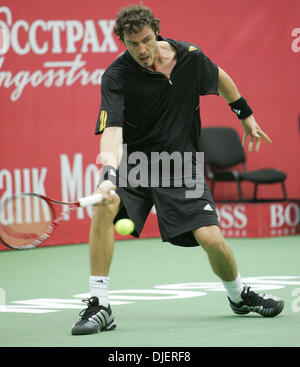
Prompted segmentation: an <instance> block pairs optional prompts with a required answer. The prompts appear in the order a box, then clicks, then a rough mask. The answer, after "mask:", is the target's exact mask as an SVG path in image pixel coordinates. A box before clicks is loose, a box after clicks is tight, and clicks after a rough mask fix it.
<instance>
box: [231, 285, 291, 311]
mask: <svg viewBox="0 0 300 367" xmlns="http://www.w3.org/2000/svg"><path fill="white" fill-rule="evenodd" d="M241 297H242V299H243V301H242V302H240V303H234V302H232V301H231V300H230V298H228V299H229V303H230V306H231V309H232V311H233V312H234V313H236V314H238V315H246V314H247V313H249V312H251V311H252V312H256V313H258V314H260V315H262V316H265V317H274V316H277V315H278V314H280V312H281V311H282V310H283V307H284V302H283V301H282V300H281V299H280V298H279V297H276V296H271V295H269V294H263V293H257V292H254V291H252V290H250V287H248V286H247V285H245V286H244V289H243V292H242V294H241Z"/></svg>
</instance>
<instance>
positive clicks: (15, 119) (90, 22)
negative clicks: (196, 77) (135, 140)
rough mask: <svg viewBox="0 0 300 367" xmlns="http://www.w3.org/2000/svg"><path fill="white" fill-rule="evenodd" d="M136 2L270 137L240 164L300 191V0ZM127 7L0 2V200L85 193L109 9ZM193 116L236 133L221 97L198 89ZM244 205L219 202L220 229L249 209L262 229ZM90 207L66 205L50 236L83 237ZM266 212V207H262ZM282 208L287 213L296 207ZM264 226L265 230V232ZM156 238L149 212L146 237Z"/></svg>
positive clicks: (90, 182)
mask: <svg viewBox="0 0 300 367" xmlns="http://www.w3.org/2000/svg"><path fill="white" fill-rule="evenodd" d="M133 2H136V3H139V1H133ZM129 3H132V1H130V2H129ZM144 4H145V5H147V6H149V7H150V8H151V9H152V10H153V12H154V14H155V16H156V17H158V18H159V19H160V21H161V34H162V36H164V37H169V38H173V39H176V40H185V41H190V42H192V43H195V44H197V45H199V47H200V48H201V49H202V50H203V52H204V53H205V54H207V56H209V57H210V58H211V60H212V61H214V62H215V63H216V64H217V65H219V66H220V67H221V68H222V69H224V70H225V71H226V72H228V74H229V75H230V76H231V77H232V78H233V80H234V81H235V82H236V84H237V86H238V88H239V90H240V92H241V94H243V95H244V96H245V98H246V99H247V101H248V102H249V104H250V105H251V107H252V108H253V110H254V113H255V116H256V119H257V121H258V123H259V124H260V125H261V127H262V128H263V130H265V131H266V132H267V134H268V135H269V136H270V137H271V139H272V141H273V143H272V144H271V145H269V144H267V143H265V144H264V143H262V146H261V150H260V152H259V153H248V152H246V153H247V164H248V169H258V168H267V167H268V168H273V167H274V168H278V169H280V170H282V171H284V172H286V173H287V181H286V187H287V193H288V197H289V198H293V199H297V198H300V170H299V157H300V144H299V137H300V134H299V118H300V117H299V115H300V110H299V94H300V82H299V77H300V74H299V61H300V23H299V13H300V2H299V1H298V0H286V1H284V2H282V1H281V0H264V1H261V0H243V1H240V0H229V1H226V2H224V1H223V0H215V1H213V2H207V1H199V0H188V1H186V2H185V3H184V6H183V5H182V1H180V0H173V1H172V5H170V3H169V2H162V1H159V0H146V1H144ZM124 5H127V4H126V3H124V1H121V0H115V1H113V2H107V1H104V0H86V1H84V2H82V1H80V0H72V1H69V0H52V1H51V2H47V1H38V0H26V1H20V0H4V1H1V4H0V203H1V202H2V201H3V200H5V199H6V198H7V197H9V196H11V195H13V194H17V193H20V192H32V191H33V192H37V193H40V194H46V195H47V196H49V197H53V198H57V199H60V200H63V201H68V200H75V199H77V198H79V197H82V196H86V195H90V194H92V193H93V191H94V189H95V186H96V182H97V179H98V174H99V173H98V170H99V167H98V165H97V163H96V158H97V155H98V153H99V136H95V135H94V129H95V124H96V119H97V117H98V111H99V106H100V101H101V95H100V85H101V77H102V75H103V73H104V71H105V69H106V68H107V67H108V66H109V64H110V63H111V62H112V61H113V60H115V58H116V57H118V55H120V54H121V53H122V52H123V51H124V50H125V48H124V45H123V44H122V43H121V42H120V41H119V40H118V39H117V37H115V35H114V33H113V27H114V24H115V16H116V14H117V13H118V11H119V10H120V8H121V7H122V6H124ZM241 14H242V16H241ZM201 115H202V123H203V126H231V127H235V128H236V129H237V131H238V132H239V134H240V135H242V128H241V126H240V122H239V121H238V119H237V118H236V117H235V116H234V115H233V114H232V112H231V111H230V109H229V107H228V106H227V104H226V102H225V101H224V100H223V99H222V98H221V97H217V96H208V97H203V98H202V99H201ZM252 190H253V187H252V185H247V184H246V183H243V193H245V197H246V198H250V197H251V196H252ZM259 195H262V196H263V197H266V198H273V197H281V188H280V185H268V186H265V187H260V189H259ZM215 199H216V200H231V199H236V187H235V186H234V185H233V184H231V183H224V184H220V185H217V186H216V192H215ZM226 205H227V204H226ZM241 205H245V206H244V207H245V210H244V209H241V208H243V206H241V207H236V206H235V207H234V209H233V207H232V209H230V207H223V206H222V207H221V208H220V213H221V214H220V215H221V222H222V221H223V223H224V225H223V227H224V230H225V231H226V232H225V234H226V235H227V236H228V235H229V236H231V235H230V233H231V232H229V231H230V230H233V231H237V230H239V228H235V227H234V228H230V227H228V228H227V227H226V226H227V225H228V226H229V223H230V219H229V217H230V216H229V214H230V213H232V215H233V217H234V218H237V223H239V222H238V220H242V219H241V218H243V216H242V215H243V213H244V211H247V213H248V212H249V213H252V214H249V221H248V222H247V226H248V227H247V234H249V235H252V234H251V233H254V234H255V235H258V233H257V232H255V230H254V229H253V230H252V229H250V226H251V225H252V224H251V223H252V220H253V219H255V218H256V217H257V216H258V214H257V213H256V214H255V211H256V210H258V209H257V208H256V206H251V205H252V204H249V205H248V204H241ZM264 205H265V204H264ZM266 205H267V204H266ZM268 205H269V204H268ZM274 205H275V204H274ZM284 205H289V203H286V204H284ZM254 208H256V209H254ZM260 208H264V206H261V207H260ZM266 208H269V207H268V206H266ZM276 208H277V207H276ZM278 208H279V207H278ZM278 208H277V209H275V207H273V211H274V213H275V214H276V213H277V217H276V218H277V220H278V221H279V220H281V219H279V218H284V216H283V217H282V216H281V214H280V213H281V212H280V210H281V209H278ZM285 208H287V207H286V206H285ZM288 208H289V207H288ZM89 210H90V209H80V210H78V211H77V212H76V213H73V218H72V220H66V221H65V223H63V225H61V226H60V227H61V228H59V229H58V230H57V234H56V236H54V237H53V239H51V240H49V244H66V243H79V242H87V238H88V228H89V223H90V211H89ZM262 210H267V211H268V210H269V209H259V213H262ZM276 210H277V211H276ZM282 210H287V211H288V212H289V211H290V212H291V213H292V212H293V207H291V208H290V209H282ZM222 213H223V214H222ZM275 214H274V215H275ZM247 215H248V214H247ZM260 215H262V219H261V221H263V220H265V218H264V215H263V214H260ZM286 215H288V214H286ZM152 218H153V219H152ZM297 218H298V217H297ZM291 220H292V221H293V219H291ZM255 223H256V220H255V222H254V223H253V226H255V227H257V226H256V224H255ZM276 223H277V222H276ZM278 223H280V222H278ZM236 225H238V224H236ZM287 225H288V224H287ZM275 228H277V227H274V228H273V229H274V230H275ZM284 228H287V229H289V227H284ZM297 228H298V227H297ZM252 231H253V232H252ZM261 231H262V232H261V233H260V235H262V236H264V235H270V236H272V235H273V234H272V233H273V232H272V233H271V232H268V233H269V234H266V233H267V232H265V231H267V229H262V230H261ZM276 231H277V232H276V235H279V234H280V233H279V232H278V231H279V229H276ZM234 233H238V232H234ZM240 233H241V232H240ZM274 233H275V232H274ZM296 233H299V232H297V230H296ZM254 234H253V235H254ZM156 235H157V224H156V216H155V214H152V215H151V217H150V219H149V221H148V222H147V226H146V228H145V230H144V233H143V236H146V237H153V236H156ZM51 241H52V242H51Z"/></svg>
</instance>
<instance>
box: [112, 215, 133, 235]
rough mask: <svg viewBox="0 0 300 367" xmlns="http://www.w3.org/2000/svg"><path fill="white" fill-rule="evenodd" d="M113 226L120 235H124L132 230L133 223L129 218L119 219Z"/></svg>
mask: <svg viewBox="0 0 300 367" xmlns="http://www.w3.org/2000/svg"><path fill="white" fill-rule="evenodd" d="M115 228H116V231H117V232H118V233H119V234H120V235H122V236H126V235H128V234H130V233H132V232H133V230H134V223H133V221H132V220H131V219H120V220H118V221H117V223H116V225H115Z"/></svg>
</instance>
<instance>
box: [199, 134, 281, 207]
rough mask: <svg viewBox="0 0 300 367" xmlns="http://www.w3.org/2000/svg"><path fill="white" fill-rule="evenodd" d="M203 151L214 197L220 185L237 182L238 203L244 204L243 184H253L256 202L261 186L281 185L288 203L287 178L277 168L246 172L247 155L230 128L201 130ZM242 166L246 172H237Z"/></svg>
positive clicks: (239, 140)
mask: <svg viewBox="0 0 300 367" xmlns="http://www.w3.org/2000/svg"><path fill="white" fill-rule="evenodd" d="M200 148H201V151H203V152H204V162H205V167H206V172H207V177H208V178H210V179H211V193H212V195H213V193H214V188H215V183H216V182H217V181H223V182H224V181H232V182H236V184H237V189H238V197H239V200H243V195H242V189H241V181H250V182H252V183H254V195H253V200H254V201H255V200H257V187H258V185H260V184H273V183H281V186H282V191H283V198H284V200H286V199H287V194H286V188H285V183H284V181H285V180H286V177H287V176H286V174H285V173H284V172H282V171H279V170H278V169H275V168H271V169H270V168H266V169H259V170H255V171H247V167H246V155H245V152H244V149H243V146H242V143H241V139H240V137H239V135H238V133H237V132H236V131H235V130H234V129H232V128H228V127H206V128H202V130H201V138H200ZM238 164H242V167H243V170H242V171H238V170H236V169H234V168H235V167H234V166H236V165H238Z"/></svg>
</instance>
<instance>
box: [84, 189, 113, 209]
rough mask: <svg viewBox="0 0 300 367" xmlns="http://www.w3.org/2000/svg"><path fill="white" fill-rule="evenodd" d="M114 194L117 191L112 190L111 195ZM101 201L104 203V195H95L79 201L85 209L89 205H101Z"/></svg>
mask: <svg viewBox="0 0 300 367" xmlns="http://www.w3.org/2000/svg"><path fill="white" fill-rule="evenodd" d="M112 193H115V191H113V190H111V194H112ZM101 201H102V194H94V195H90V196H86V197H84V198H81V199H78V202H79V205H80V206H81V207H83V208H84V207H86V206H88V205H93V204H97V203H100V202H101Z"/></svg>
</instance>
